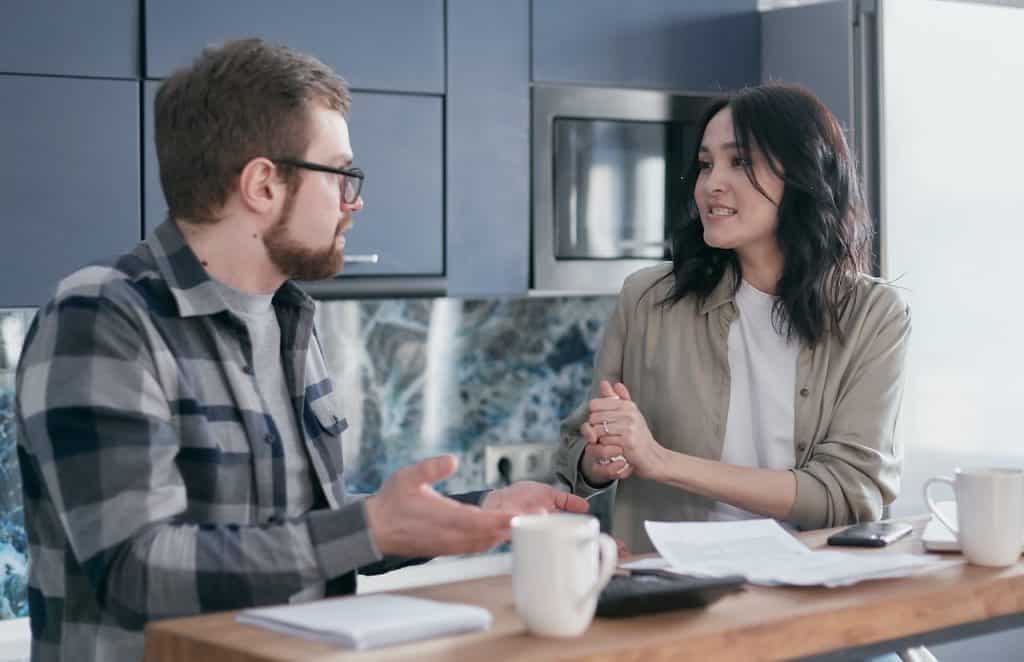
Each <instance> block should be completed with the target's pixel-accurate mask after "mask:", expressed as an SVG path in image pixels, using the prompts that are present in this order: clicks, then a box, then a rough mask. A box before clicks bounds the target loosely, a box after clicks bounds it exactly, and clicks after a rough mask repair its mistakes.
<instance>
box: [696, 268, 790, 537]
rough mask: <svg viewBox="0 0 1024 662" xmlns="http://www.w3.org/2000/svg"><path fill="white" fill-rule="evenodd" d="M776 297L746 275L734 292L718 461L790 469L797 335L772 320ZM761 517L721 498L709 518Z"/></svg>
mask: <svg viewBox="0 0 1024 662" xmlns="http://www.w3.org/2000/svg"><path fill="white" fill-rule="evenodd" d="M776 299H777V297H775V296H773V295H771V294H765V293H764V292H761V291H760V290H758V289H755V288H754V287H753V286H751V285H750V284H749V283H747V282H746V281H742V282H741V283H740V288H739V290H737V292H736V308H737V310H738V313H739V314H738V316H737V318H736V320H735V321H733V323H732V324H731V325H730V327H729V339H728V349H729V373H730V385H729V413H728V417H727V418H726V422H725V443H724V445H723V448H722V462H725V463H727V464H735V465H740V466H744V467H758V468H761V469H792V468H793V466H794V465H795V464H796V455H795V451H794V450H793V424H794V423H793V410H794V399H795V395H794V394H795V391H796V364H797V358H798V356H799V354H800V341H799V340H798V339H796V338H794V339H792V340H788V341H787V339H786V335H785V333H779V332H778V331H776V330H775V327H774V326H773V325H772V306H773V305H774V304H775V301H776ZM753 517H761V515H755V514H754V513H750V512H748V511H746V510H741V509H740V508H736V507H734V506H730V505H728V504H725V503H721V502H719V503H718V504H717V506H716V508H715V509H714V510H713V511H712V513H711V519H713V520H737V519H750V518H753Z"/></svg>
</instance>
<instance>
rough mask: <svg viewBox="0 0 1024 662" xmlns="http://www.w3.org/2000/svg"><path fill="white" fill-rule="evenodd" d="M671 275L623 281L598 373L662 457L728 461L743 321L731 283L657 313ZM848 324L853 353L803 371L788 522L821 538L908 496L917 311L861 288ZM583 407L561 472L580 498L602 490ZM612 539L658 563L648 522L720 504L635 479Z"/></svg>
mask: <svg viewBox="0 0 1024 662" xmlns="http://www.w3.org/2000/svg"><path fill="white" fill-rule="evenodd" d="M670 270H671V267H670V266H669V265H661V266H657V267H651V268H648V269H643V270H641V271H638V272H636V273H634V274H633V275H631V276H630V277H629V278H627V279H626V282H625V284H624V285H623V287H622V291H621V293H620V294H619V301H618V305H617V306H616V309H615V312H614V313H613V314H612V317H611V319H610V320H609V322H608V325H607V327H606V329H605V336H604V341H603V344H602V347H601V350H600V352H599V353H598V355H597V358H596V361H595V368H594V387H593V388H594V389H595V390H596V388H597V384H598V383H599V382H600V380H602V379H607V380H609V381H611V382H612V383H614V382H616V381H622V382H623V383H624V384H625V385H626V386H627V387H628V388H629V390H630V394H631V396H632V397H633V400H634V401H635V402H636V403H637V406H638V407H639V409H640V411H641V412H642V413H643V414H644V417H645V418H646V419H647V424H648V426H649V427H650V430H651V433H652V434H653V436H654V438H655V439H656V440H657V441H658V442H659V443H660V444H662V445H663V446H665V447H667V448H670V449H672V450H675V451H679V452H682V453H687V454H690V455H694V456H697V457H702V458H706V459H711V460H720V459H721V456H722V444H723V439H724V434H725V420H726V416H727V414H728V411H729V361H728V350H727V346H726V343H727V339H728V335H729V325H730V324H731V323H732V321H733V320H734V319H735V318H736V306H735V304H734V303H733V291H734V288H735V278H734V277H733V276H731V275H727V276H726V277H725V278H723V279H722V282H721V283H719V284H718V286H717V287H716V288H715V290H714V291H713V292H712V293H711V295H710V296H709V297H708V298H707V300H706V301H704V303H703V304H701V305H698V304H697V303H696V301H695V299H694V297H686V298H685V299H683V300H682V301H679V302H678V303H676V304H675V305H672V306H670V307H662V306H657V305H655V304H656V302H657V301H660V300H662V299H664V298H665V296H666V295H667V294H668V293H669V291H670V289H671V286H672V279H671V277H670V278H667V279H665V280H664V281H661V282H659V283H658V284H657V285H655V286H654V287H653V288H651V289H650V290H648V287H649V286H650V285H651V284H653V283H655V281H657V279H658V278H659V277H661V276H663V275H665V274H666V273H668V272H669V271H670ZM856 287H857V291H856V295H855V299H854V301H853V303H851V305H850V306H849V307H848V309H847V311H846V314H845V315H844V316H843V318H842V320H841V325H842V330H843V332H844V337H845V343H840V342H839V340H838V338H837V336H836V335H835V334H831V333H829V334H827V336H826V337H825V338H824V339H823V340H822V341H820V342H819V343H818V344H817V346H815V347H813V348H811V347H807V346H803V347H801V349H800V354H799V358H798V365H797V381H796V393H794V394H793V397H794V402H795V410H794V430H793V466H794V468H793V473H794V474H795V475H796V480H797V492H796V501H795V503H794V504H793V508H792V510H791V511H790V513H789V515H788V516H787V517H786V521H788V522H789V523H790V524H792V525H794V526H796V527H797V528H800V529H805V530H806V529H818V528H824V527H832V526H839V525H842V524H847V523H851V522H858V521H863V520H874V519H878V518H879V517H881V514H882V506H883V505H884V504H888V503H891V502H892V500H893V499H895V498H896V495H897V494H898V493H899V488H900V470H901V456H902V453H901V451H900V449H899V448H898V446H897V445H896V441H895V439H894V438H893V433H894V428H895V426H896V417H897V414H898V412H899V409H900V401H901V398H902V393H903V375H904V358H905V356H906V350H907V339H908V337H909V335H910V310H909V308H908V307H907V304H906V303H905V302H904V301H903V299H902V298H901V296H900V294H899V292H898V291H897V290H896V289H894V288H893V287H891V286H888V285H886V284H884V283H882V282H880V281H878V280H877V279H874V278H871V277H868V276H861V277H859V278H858V281H857V285H856ZM587 415H588V403H587V402H584V403H582V404H581V405H580V406H579V407H578V408H577V409H576V410H575V411H574V412H573V413H572V414H571V415H570V416H569V417H568V418H567V419H566V420H565V421H563V423H562V431H561V439H562V441H561V445H560V448H559V451H558V456H557V458H556V471H557V472H558V474H559V475H560V476H561V477H562V478H563V479H564V480H566V481H567V482H568V483H569V485H571V486H572V489H573V491H574V492H575V493H576V494H580V495H583V496H588V495H590V494H593V493H594V492H595V491H596V490H595V489H594V488H593V487H591V486H590V485H588V484H587V483H586V481H584V479H583V476H582V473H580V472H579V460H580V456H581V454H582V452H583V449H584V447H585V445H586V443H585V442H584V441H583V439H582V438H581V437H580V435H579V427H580V425H581V424H582V423H583V421H584V420H586V417H587ZM616 490H617V493H616V496H615V510H614V518H613V531H614V533H615V535H616V536H618V537H620V538H622V539H624V540H625V542H626V544H627V545H628V546H629V547H630V549H631V551H633V552H643V551H650V550H651V545H650V543H649V541H648V539H647V535H646V533H645V532H644V528H643V523H644V520H648V519H653V520H665V521H673V520H697V521H699V520H705V519H707V517H708V513H709V510H710V509H711V507H712V505H713V502H712V501H710V500H708V499H706V498H704V497H701V496H698V495H696V494H692V493H689V492H686V491H683V490H681V489H679V488H676V487H671V486H669V485H666V484H662V483H656V482H654V481H649V480H645V479H641V478H637V477H632V478H629V479H626V480H623V481H620V483H619V484H618V485H617V486H616Z"/></svg>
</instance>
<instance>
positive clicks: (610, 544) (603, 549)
mask: <svg viewBox="0 0 1024 662" xmlns="http://www.w3.org/2000/svg"><path fill="white" fill-rule="evenodd" d="M597 545H598V549H599V551H600V558H601V561H600V565H599V567H598V570H597V579H596V580H595V581H594V585H593V586H591V587H590V588H589V589H587V590H586V591H585V592H584V593H583V595H581V596H580V597H579V598H577V599H578V600H579V602H580V603H584V602H586V601H587V600H592V599H594V598H595V597H596V596H597V594H598V593H600V592H601V589H603V588H604V587H605V586H606V585H607V584H608V581H609V580H611V578H612V575H613V574H615V568H616V567H617V566H618V564H619V546H618V545H616V544H615V539H614V538H612V537H611V536H610V535H608V534H607V533H599V534H598V537H597Z"/></svg>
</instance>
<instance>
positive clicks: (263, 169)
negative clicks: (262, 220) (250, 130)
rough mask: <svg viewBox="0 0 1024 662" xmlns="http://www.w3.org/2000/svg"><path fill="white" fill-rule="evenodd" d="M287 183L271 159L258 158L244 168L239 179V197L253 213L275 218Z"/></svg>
mask: <svg viewBox="0 0 1024 662" xmlns="http://www.w3.org/2000/svg"><path fill="white" fill-rule="evenodd" d="M285 189H286V187H285V183H284V182H283V181H282V180H281V177H280V176H279V175H278V172H277V167H276V166H275V165H274V163H273V161H271V160H270V159H265V158H263V157H257V158H255V159H252V160H250V161H249V162H248V163H246V164H245V167H244V168H242V174H241V175H239V177H238V197H239V199H240V202H241V203H242V204H243V205H244V206H245V207H246V208H247V209H248V210H250V211H251V212H253V213H255V214H259V215H261V216H265V215H266V216H274V215H275V212H276V209H277V207H278V206H279V205H280V204H281V202H282V201H283V200H284V198H285V192H286V190H285Z"/></svg>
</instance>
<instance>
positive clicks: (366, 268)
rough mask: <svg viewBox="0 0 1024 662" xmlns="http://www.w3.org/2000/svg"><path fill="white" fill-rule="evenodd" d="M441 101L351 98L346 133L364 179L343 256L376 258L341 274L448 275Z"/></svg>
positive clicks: (404, 96) (385, 96)
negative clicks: (371, 256) (359, 207)
mask: <svg viewBox="0 0 1024 662" xmlns="http://www.w3.org/2000/svg"><path fill="white" fill-rule="evenodd" d="M441 106H442V101H441V97H433V96H419V95H412V94H375V93H366V92H357V93H356V94H354V95H353V98H352V112H351V113H350V115H349V133H350V137H351V141H352V149H353V151H354V153H355V164H356V165H358V166H359V167H361V168H363V170H365V171H366V182H365V183H364V185H363V201H364V207H363V209H362V211H359V212H357V213H356V214H355V216H354V217H353V218H354V220H355V224H354V225H353V227H352V229H351V230H349V232H348V234H347V242H346V245H345V253H346V254H348V255H350V256H354V255H377V256H378V258H379V261H378V262H377V263H376V264H349V265H347V266H346V267H345V275H343V276H342V278H345V277H349V276H365V275H371V276H385V275H387V276H401V275H436V276H439V275H441V274H442V273H444V173H443V166H444V160H443V158H442V154H443V153H444V145H443V143H442V138H441V136H442V130H443V118H442V107H441Z"/></svg>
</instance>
